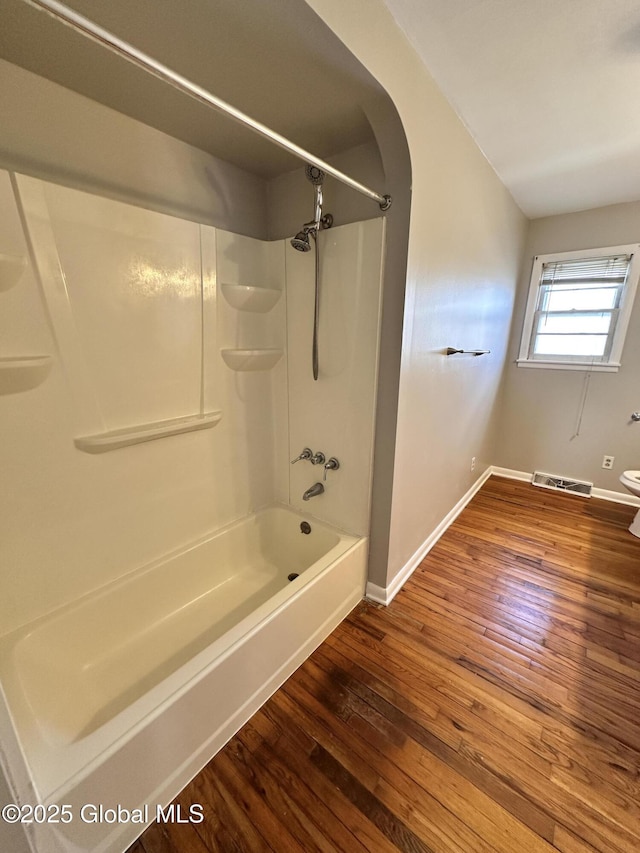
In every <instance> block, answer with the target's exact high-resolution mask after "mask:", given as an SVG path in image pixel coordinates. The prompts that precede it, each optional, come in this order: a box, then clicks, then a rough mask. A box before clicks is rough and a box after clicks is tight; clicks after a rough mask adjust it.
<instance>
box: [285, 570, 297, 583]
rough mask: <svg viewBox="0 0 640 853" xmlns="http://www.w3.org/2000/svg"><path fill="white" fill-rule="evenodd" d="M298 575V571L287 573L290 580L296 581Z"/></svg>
mask: <svg viewBox="0 0 640 853" xmlns="http://www.w3.org/2000/svg"><path fill="white" fill-rule="evenodd" d="M297 577H298V572H291V574H290V575H287V580H288V581H294V580H295V579H296V578H297Z"/></svg>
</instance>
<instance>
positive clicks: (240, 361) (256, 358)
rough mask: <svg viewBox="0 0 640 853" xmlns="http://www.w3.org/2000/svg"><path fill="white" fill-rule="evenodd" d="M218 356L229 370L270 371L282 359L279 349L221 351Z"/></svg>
mask: <svg viewBox="0 0 640 853" xmlns="http://www.w3.org/2000/svg"><path fill="white" fill-rule="evenodd" d="M220 354H221V355H222V358H223V360H224V363H225V364H226V365H227V367H230V368H231V370H239V371H243V372H244V371H248V370H271V368H272V367H275V365H276V364H277V363H278V362H279V361H280V359H281V358H282V350H281V349H223V350H220Z"/></svg>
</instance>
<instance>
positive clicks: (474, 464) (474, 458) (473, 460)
mask: <svg viewBox="0 0 640 853" xmlns="http://www.w3.org/2000/svg"><path fill="white" fill-rule="evenodd" d="M475 468H476V457H475V456H472V457H471V470H472V471H475Z"/></svg>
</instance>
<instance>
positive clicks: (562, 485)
mask: <svg viewBox="0 0 640 853" xmlns="http://www.w3.org/2000/svg"><path fill="white" fill-rule="evenodd" d="M531 482H532V484H533V485H534V486H540V488H542V489H552V490H553V491H555V492H571V493H572V494H574V495H582V496H583V497H585V498H590V497H591V491H592V489H593V483H586V482H584V481H582V480H569V479H567V477H558V476H557V475H556V474H543V473H542V471H534V472H533V479H532V480H531Z"/></svg>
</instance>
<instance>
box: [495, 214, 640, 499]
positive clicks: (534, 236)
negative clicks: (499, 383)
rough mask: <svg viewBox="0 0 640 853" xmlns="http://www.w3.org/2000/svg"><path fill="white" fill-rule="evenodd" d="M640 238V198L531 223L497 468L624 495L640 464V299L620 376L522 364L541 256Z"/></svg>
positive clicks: (507, 376)
mask: <svg viewBox="0 0 640 853" xmlns="http://www.w3.org/2000/svg"><path fill="white" fill-rule="evenodd" d="M639 240H640V202H633V203H629V204H616V205H611V206H608V207H601V208H597V209H595V210H584V211H580V212H578V213H569V214H565V215H562V216H549V217H545V218H542V219H536V220H533V221H532V222H531V223H530V226H529V232H528V239H527V244H526V248H525V251H524V256H523V263H522V271H521V275H520V283H519V287H518V298H517V303H516V309H515V312H514V318H513V327H512V335H511V342H510V346H509V363H508V369H507V371H506V374H505V384H504V396H503V401H502V407H501V411H500V423H501V429H500V436H499V440H498V443H497V445H496V452H495V464H496V465H499V466H502V467H505V468H514V469H516V470H519V471H527V472H529V471H534V470H541V471H544V472H546V473H549V474H561V475H566V476H569V477H576V478H579V479H584V480H590V481H592V482H593V483H595V485H596V486H597V487H598V488H602V489H609V490H612V491H619V492H624V489H623V487H622V486H621V485H620V483H619V482H618V477H619V475H620V474H621V473H622V471H624V470H626V469H628V468H638V467H640V424H634V423H631V422H630V420H629V415H630V413H631V412H632V411H636V410H638V409H640V386H639V383H638V369H639V368H640V298H639V297H636V303H635V307H634V309H633V313H632V315H631V322H630V324H629V329H628V332H627V339H626V343H625V347H624V351H623V353H622V367H621V368H620V370H619V372H618V373H597V372H594V373H592V374H591V375H590V376H589V374H588V373H587V372H584V371H573V370H532V369H529V368H519V367H517V366H516V364H515V359H516V358H517V354H518V349H519V346H520V335H521V332H522V322H523V316H524V310H525V304H526V297H527V291H528V287H529V277H530V275H531V265H532V263H533V258H534V256H535V255H541V254H548V253H551V252H562V251H571V250H574V249H590V248H597V247H600V246H602V247H604V246H616V245H622V244H625V243H635V242H638V241H639ZM585 392H586V400H584V412H583V414H582V420H581V423H580V428H579V435H576V432H578V421H579V419H580V412H581V409H582V403H583V399H584V397H585ZM605 454H607V455H611V456H615V463H614V468H613V470H612V471H606V470H604V469H603V468H602V457H603V456H604V455H605Z"/></svg>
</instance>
